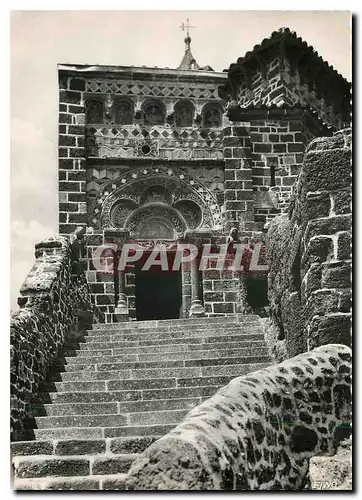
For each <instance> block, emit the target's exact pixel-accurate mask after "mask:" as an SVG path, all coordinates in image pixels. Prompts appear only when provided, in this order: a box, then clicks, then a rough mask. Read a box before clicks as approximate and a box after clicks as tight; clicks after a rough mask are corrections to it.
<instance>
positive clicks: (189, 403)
mask: <svg viewBox="0 0 362 500" xmlns="http://www.w3.org/2000/svg"><path fill="white" fill-rule="evenodd" d="M204 399H206V398H204ZM201 402H202V398H201V397H194V398H191V397H188V398H182V399H175V398H174V399H156V400H148V401H145V400H142V401H121V402H111V403H104V402H102V403H59V404H54V403H52V404H45V405H44V409H45V412H46V415H47V416H48V417H56V416H80V415H106V414H107V415H117V414H124V413H137V412H145V411H165V410H179V409H182V410H191V409H192V408H194V407H195V406H197V405H199V404H200V403H201Z"/></svg>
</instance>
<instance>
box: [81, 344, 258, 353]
mask: <svg viewBox="0 0 362 500" xmlns="http://www.w3.org/2000/svg"><path fill="white" fill-rule="evenodd" d="M105 345H108V344H104V342H89V343H84V344H79V350H77V354H76V355H77V356H83V355H87V356H88V355H89V354H87V353H88V352H89V351H90V352H97V353H99V356H113V355H125V354H149V353H152V354H154V352H155V350H156V351H157V352H158V353H163V352H183V351H196V350H200V349H201V350H204V349H205V346H204V345H203V344H202V343H201V344H187V343H186V344H173V343H172V344H170V343H167V344H163V345H160V344H159V345H157V347H156V348H155V346H154V345H151V346H147V345H146V346H139V347H125V346H124V344H123V343H122V342H117V343H116V345H117V347H113V348H105ZM246 347H250V348H254V347H255V348H257V347H265V342H264V340H252V341H242V342H214V343H208V344H207V349H211V350H218V349H244V348H246ZM114 349H119V351H116V352H113V351H114ZM110 351H111V352H110Z"/></svg>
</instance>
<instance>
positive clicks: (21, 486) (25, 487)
mask: <svg viewBox="0 0 362 500" xmlns="http://www.w3.org/2000/svg"><path fill="white" fill-rule="evenodd" d="M126 478H127V474H106V475H93V474H92V475H89V476H76V477H43V478H24V479H19V478H16V479H15V481H14V483H13V489H14V490H16V491H31V490H36V491H43V490H47V491H56V490H62V491H63V490H64V491H65V490H74V491H98V490H125V481H126Z"/></svg>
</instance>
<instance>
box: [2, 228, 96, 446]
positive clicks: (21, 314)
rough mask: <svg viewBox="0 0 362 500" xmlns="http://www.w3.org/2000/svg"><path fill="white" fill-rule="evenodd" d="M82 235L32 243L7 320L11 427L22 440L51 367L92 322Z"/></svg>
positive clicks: (14, 433) (92, 314)
mask: <svg viewBox="0 0 362 500" xmlns="http://www.w3.org/2000/svg"><path fill="white" fill-rule="evenodd" d="M82 238H83V235H82V233H81V232H80V233H78V234H76V235H74V234H73V235H71V236H70V237H69V238H65V237H54V238H48V239H46V240H44V241H42V242H41V243H38V244H37V245H36V247H35V248H36V252H35V256H36V261H35V264H34V265H33V267H32V269H31V271H30V272H29V274H28V276H27V277H26V279H25V281H24V283H23V285H22V287H21V290H20V294H21V295H20V297H19V299H18V303H19V306H20V310H19V311H17V312H16V313H15V314H14V315H13V316H12V318H11V322H10V352H11V427H12V433H13V437H14V439H18V438H21V436H22V432H23V431H24V427H26V422H27V420H28V419H29V418H31V416H32V405H33V404H34V403H36V400H37V394H38V392H39V391H40V390H41V385H42V383H43V382H44V381H45V378H46V375H47V371H48V369H49V367H50V365H51V363H52V362H53V361H54V360H55V359H56V357H57V356H58V355H59V353H60V350H61V349H62V347H63V344H64V342H65V341H66V340H69V338H70V337H71V336H72V334H74V332H75V331H77V330H78V331H80V332H81V331H84V330H85V329H86V328H89V327H90V325H91V324H92V321H93V319H94V318H93V316H94V312H95V311H94V310H93V307H92V304H91V300H90V288H89V285H88V284H87V280H86V277H85V273H84V270H83V269H82V263H81V260H80V255H81V253H82Z"/></svg>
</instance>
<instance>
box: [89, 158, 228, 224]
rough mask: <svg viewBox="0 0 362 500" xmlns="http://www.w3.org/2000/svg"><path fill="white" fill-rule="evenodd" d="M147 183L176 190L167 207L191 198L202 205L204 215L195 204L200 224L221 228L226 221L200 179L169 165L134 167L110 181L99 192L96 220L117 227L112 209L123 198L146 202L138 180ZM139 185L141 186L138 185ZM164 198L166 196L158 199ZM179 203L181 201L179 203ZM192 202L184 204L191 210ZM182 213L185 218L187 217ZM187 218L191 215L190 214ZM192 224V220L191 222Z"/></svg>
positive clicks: (212, 196)
mask: <svg viewBox="0 0 362 500" xmlns="http://www.w3.org/2000/svg"><path fill="white" fill-rule="evenodd" d="M143 182H144V183H145V184H146V186H147V189H149V188H150V187H151V186H159V187H164V188H166V189H167V191H168V192H169V193H172V199H171V200H169V201H167V202H165V200H163V201H164V203H163V205H164V206H167V207H175V205H177V203H178V202H181V201H189V202H192V203H193V204H194V205H192V207H195V206H196V207H199V209H200V213H201V216H198V215H197V208H196V207H195V214H196V215H195V217H196V220H197V217H199V218H200V219H201V220H200V221H199V227H203V228H208V229H220V228H221V225H222V216H221V210H220V207H219V205H218V203H217V200H216V198H215V196H214V195H213V193H212V192H211V191H210V190H209V189H207V188H206V187H205V186H204V185H202V184H201V183H200V182H199V181H197V180H196V179H193V178H191V177H190V176H188V175H187V174H186V173H185V172H183V171H181V170H178V169H172V170H171V169H170V168H167V167H156V168H154V167H152V168H146V169H138V170H132V171H129V172H127V173H125V174H124V176H123V177H122V178H120V179H117V181H116V183H115V182H114V181H110V182H109V183H108V184H106V185H105V186H104V188H103V190H102V191H101V193H100V194H99V197H98V200H97V203H96V208H95V210H94V211H93V219H92V224H93V225H94V226H97V225H98V226H99V227H100V228H101V227H102V228H105V227H115V226H114V222H113V221H112V216H111V215H112V213H113V212H112V210H113V209H114V207H115V206H116V204H117V203H119V201H120V200H122V199H130V200H133V201H134V202H135V203H136V204H137V205H138V206H139V205H140V204H141V203H144V200H142V195H144V192H145V189H143V190H141V189H139V188H138V186H137V184H140V185H141V184H142V183H143ZM137 188H138V189H137ZM153 201H155V200H153ZM156 201H157V200H156ZM158 201H162V200H158ZM177 206H179V205H177ZM190 208H191V205H187V206H186V207H184V211H185V209H186V211H185V213H186V212H189V210H188V209H190ZM180 216H181V217H182V218H183V220H185V218H184V217H183V216H182V215H181V213H180ZM186 218H187V216H186ZM191 225H192V224H191Z"/></svg>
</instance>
